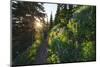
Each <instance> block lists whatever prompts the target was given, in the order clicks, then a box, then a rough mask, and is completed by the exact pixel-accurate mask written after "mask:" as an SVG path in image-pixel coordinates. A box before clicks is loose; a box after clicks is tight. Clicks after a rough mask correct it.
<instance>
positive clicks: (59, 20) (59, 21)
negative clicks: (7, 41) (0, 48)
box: [11, 1, 96, 66]
mask: <svg viewBox="0 0 100 67" xmlns="http://www.w3.org/2000/svg"><path fill="white" fill-rule="evenodd" d="M45 4H51V5H52V4H55V5H56V8H53V7H52V8H53V9H54V10H55V9H56V13H55V14H54V13H53V11H50V14H49V16H48V13H46V11H47V10H46V9H45V6H44V5H45ZM11 15H12V17H11V18H12V22H11V25H12V39H11V40H12V45H11V46H12V59H11V61H12V65H14V66H19V65H38V64H39V65H40V64H59V63H72V62H88V61H96V6H93V5H76V4H62V3H58V4H56V3H43V2H27V1H12V4H11Z"/></svg>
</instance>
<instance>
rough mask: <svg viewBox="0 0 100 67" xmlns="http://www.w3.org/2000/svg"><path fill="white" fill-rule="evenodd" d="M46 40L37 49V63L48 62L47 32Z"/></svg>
mask: <svg viewBox="0 0 100 67" xmlns="http://www.w3.org/2000/svg"><path fill="white" fill-rule="evenodd" d="M44 38H45V39H44V42H43V43H42V44H41V45H40V47H39V49H38V51H37V57H36V60H35V64H46V63H47V56H48V51H47V49H48V36H47V33H46V35H45V37H44Z"/></svg>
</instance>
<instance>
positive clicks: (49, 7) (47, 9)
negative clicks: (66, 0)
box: [43, 3, 57, 21]
mask: <svg viewBox="0 0 100 67" xmlns="http://www.w3.org/2000/svg"><path fill="white" fill-rule="evenodd" d="M43 6H44V9H45V12H46V14H47V16H48V21H49V20H50V15H51V12H52V16H53V20H54V18H55V14H56V10H57V4H48V3H45V4H44V5H43Z"/></svg>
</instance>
